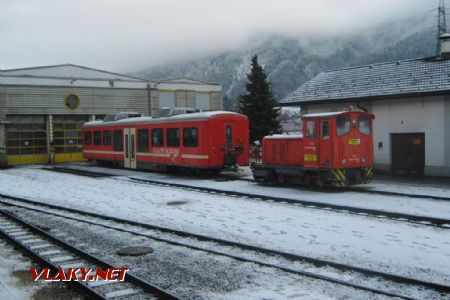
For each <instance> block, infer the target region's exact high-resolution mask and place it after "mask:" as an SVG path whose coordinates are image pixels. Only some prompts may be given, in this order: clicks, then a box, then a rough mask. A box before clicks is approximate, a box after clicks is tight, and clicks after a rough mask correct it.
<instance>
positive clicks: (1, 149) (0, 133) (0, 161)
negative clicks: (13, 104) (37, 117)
mask: <svg viewBox="0 0 450 300" xmlns="http://www.w3.org/2000/svg"><path fill="white" fill-rule="evenodd" d="M5 120H6V116H5V97H4V91H3V87H1V86H0V166H2V165H6V163H7V157H6V149H5V147H6V134H5V126H4V125H3V124H2V122H3V121H5Z"/></svg>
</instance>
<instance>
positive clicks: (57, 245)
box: [0, 210, 178, 299]
mask: <svg viewBox="0 0 450 300" xmlns="http://www.w3.org/2000/svg"><path fill="white" fill-rule="evenodd" d="M0 235H1V236H3V238H5V239H6V240H8V241H9V242H11V243H12V244H14V245H15V246H16V247H18V248H19V249H21V250H22V251H23V252H24V253H25V254H27V255H28V256H30V257H31V258H32V259H33V260H34V261H36V262H37V263H38V264H39V265H41V267H45V268H50V269H51V270H52V271H53V272H57V270H58V269H59V268H61V269H63V270H66V271H67V269H69V268H91V269H93V270H94V269H97V268H101V269H107V268H113V266H112V265H110V264H108V263H107V262H106V261H104V260H102V259H100V258H98V257H95V256H93V255H90V254H89V253H87V252H85V251H83V250H81V249H79V248H77V247H76V246H74V245H70V244H68V243H66V242H64V241H63V240H61V239H59V238H58V237H56V236H54V235H52V234H50V233H48V232H46V231H44V230H42V229H40V228H38V227H36V226H34V225H32V224H30V223H28V222H26V221H25V220H23V219H21V218H19V217H17V216H14V215H13V214H11V213H9V212H7V211H5V210H0ZM67 282H68V283H70V284H71V285H73V286H75V287H76V288H78V289H80V290H82V291H83V292H84V293H86V294H87V295H88V296H89V297H90V298H92V299H114V298H118V297H126V298H127V299H178V298H177V297H176V296H174V295H172V294H170V293H168V292H166V291H164V290H163V289H161V288H159V287H157V286H155V285H153V284H151V283H150V282H148V281H145V280H143V279H141V278H139V277H137V276H134V275H132V274H130V273H127V274H126V275H125V277H124V281H104V280H99V281H67Z"/></svg>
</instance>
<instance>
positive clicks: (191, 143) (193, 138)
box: [183, 127, 198, 147]
mask: <svg viewBox="0 0 450 300" xmlns="http://www.w3.org/2000/svg"><path fill="white" fill-rule="evenodd" d="M183 146H184V147H197V146H198V129H197V128H195V127H189V128H184V129H183Z"/></svg>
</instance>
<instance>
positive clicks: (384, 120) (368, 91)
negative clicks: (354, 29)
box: [280, 35, 450, 176]
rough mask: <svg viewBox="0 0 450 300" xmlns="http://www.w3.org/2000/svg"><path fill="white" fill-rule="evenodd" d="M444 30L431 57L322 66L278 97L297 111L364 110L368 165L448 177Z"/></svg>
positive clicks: (449, 66) (449, 80)
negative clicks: (369, 129) (369, 130)
mask: <svg viewBox="0 0 450 300" xmlns="http://www.w3.org/2000/svg"><path fill="white" fill-rule="evenodd" d="M449 38H450V35H445V36H443V37H441V39H442V40H443V45H442V49H443V50H442V53H441V55H439V56H436V57H429V58H420V59H411V60H404V61H394V62H387V63H380V64H373V65H366V66H358V67H352V68H345V69H339V70H331V71H325V72H322V73H320V74H318V75H317V76H316V77H314V78H313V79H311V80H310V81H309V82H306V83H305V84H304V85H302V86H301V87H299V88H298V89H297V90H295V91H294V92H292V93H291V94H289V95H288V96H287V97H286V98H284V99H282V100H281V101H280V104H281V105H294V106H298V105H299V106H300V109H301V114H302V115H303V114H308V113H316V112H328V111H340V110H346V109H347V108H348V107H349V106H353V107H354V108H357V107H359V109H363V110H367V111H369V112H371V113H373V114H374V115H375V120H374V128H373V132H374V149H373V150H374V167H375V169H377V170H381V171H387V172H400V173H412V174H415V173H417V174H425V175H432V176H450V60H449V59H450V44H448V45H445V43H449Z"/></svg>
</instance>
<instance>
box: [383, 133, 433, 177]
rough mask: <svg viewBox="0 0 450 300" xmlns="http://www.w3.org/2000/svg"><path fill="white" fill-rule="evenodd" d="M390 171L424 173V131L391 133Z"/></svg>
mask: <svg viewBox="0 0 450 300" xmlns="http://www.w3.org/2000/svg"><path fill="white" fill-rule="evenodd" d="M391 153H392V156H391V159H392V160H391V166H392V172H403V173H415V174H420V175H423V174H424V169H425V133H392V134H391Z"/></svg>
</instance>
